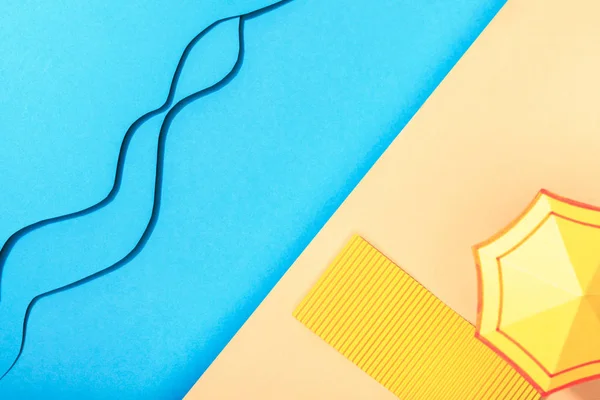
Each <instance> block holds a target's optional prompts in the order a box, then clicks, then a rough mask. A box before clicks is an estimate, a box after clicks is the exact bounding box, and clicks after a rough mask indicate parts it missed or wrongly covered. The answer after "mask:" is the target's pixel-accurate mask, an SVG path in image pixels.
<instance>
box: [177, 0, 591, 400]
mask: <svg viewBox="0 0 600 400" xmlns="http://www.w3.org/2000/svg"><path fill="white" fill-rule="evenodd" d="M599 13H600V5H599V4H598V3H597V2H595V1H593V0H579V1H575V2H569V3H567V2H561V1H543V0H510V1H509V2H508V3H507V4H506V5H505V6H504V7H503V9H502V10H501V11H500V12H499V13H498V15H497V16H496V17H495V19H494V20H493V21H492V22H491V23H490V25H489V26H488V27H487V28H486V29H485V31H484V32H483V33H482V35H481V36H480V37H479V38H478V39H477V41H476V42H475V44H474V45H473V46H472V47H471V48H470V49H469V50H468V51H467V53H466V54H465V55H464V56H463V58H462V59H461V60H460V61H459V62H458V63H457V65H456V66H455V68H454V69H453V70H452V71H451V72H450V74H449V75H448V76H447V78H446V79H445V80H444V81H443V82H442V83H441V84H440V86H439V87H438V88H437V89H436V91H435V92H434V93H433V95H432V96H431V97H430V98H429V99H428V100H427V101H426V103H425V104H424V105H423V107H422V108H421V109H420V110H419V111H418V113H417V114H416V115H415V117H414V118H413V119H412V120H411V121H410V122H409V124H408V125H407V127H406V128H405V129H404V130H403V131H402V133H401V134H400V135H399V137H398V138H397V139H396V140H395V141H394V142H393V144H392V145H391V146H390V147H389V148H388V150H387V151H386V152H385V153H384V155H383V156H382V157H381V158H380V160H379V161H378V162H377V163H376V164H375V166H374V167H373V168H372V169H371V170H370V171H369V173H368V174H367V176H366V177H365V178H364V179H363V180H362V181H361V182H360V184H359V185H358V187H357V188H356V189H355V190H354V191H353V192H352V194H351V195H350V196H349V197H348V198H347V199H346V201H345V202H344V203H343V204H342V206H341V207H340V208H339V209H338V211H337V212H336V213H335V214H334V215H333V217H332V218H331V219H330V220H329V221H328V223H327V224H326V225H325V227H324V228H323V229H322V230H321V231H320V232H319V234H318V235H317V236H316V237H315V239H314V240H313V241H312V242H311V243H310V245H309V246H308V247H307V248H306V250H305V251H304V252H303V253H302V255H301V256H300V257H299V258H298V259H297V260H296V262H295V263H294V264H293V266H292V267H291V269H290V270H289V271H288V272H287V273H286V275H285V276H284V277H283V278H282V279H281V280H280V282H279V283H278V284H277V286H276V287H275V288H274V289H273V290H272V291H271V293H270V294H269V296H268V297H267V298H266V299H265V300H264V301H263V303H262V304H261V305H260V307H259V308H258V309H257V310H256V311H255V313H254V314H253V315H252V316H251V318H250V319H249V320H248V321H247V322H246V324H245V325H244V326H243V327H242V329H241V330H240V331H239V332H238V334H237V335H236V336H235V337H234V339H233V340H232V341H231V342H230V343H229V345H228V346H227V347H226V348H225V350H224V351H223V352H222V353H221V354H220V355H219V357H218V358H217V359H216V360H215V362H214V363H213V364H212V365H211V367H210V368H209V369H208V370H207V372H206V373H205V374H204V375H203V376H202V378H201V379H200V380H199V381H198V382H197V383H196V385H195V387H194V388H193V389H192V390H191V391H190V393H189V394H188V396H187V399H189V400H192V399H203V398H218V399H238V398H242V397H243V398H261V399H280V398H286V399H305V398H315V399H363V398H369V399H390V400H391V399H393V398H394V396H393V395H392V394H391V393H390V392H387V391H386V390H385V389H384V388H383V387H381V386H380V385H379V384H377V383H376V382H375V381H374V380H372V379H371V378H369V377H368V376H367V375H366V374H364V373H362V372H361V371H360V370H359V369H358V368H357V367H356V366H354V365H353V364H352V363H351V362H349V361H348V360H346V359H344V357H343V356H342V355H340V354H338V353H337V352H336V351H335V350H334V349H332V348H331V347H329V346H328V345H327V344H325V343H324V342H323V341H322V340H320V339H319V338H318V337H316V336H315V335H314V334H312V333H311V332H310V331H309V330H308V329H306V328H305V327H304V326H302V325H301V324H300V323H299V322H298V321H296V320H295V319H294V318H293V317H292V311H293V310H294V308H295V307H296V306H297V305H298V303H299V302H300V301H301V299H302V298H303V297H304V296H305V295H306V293H307V292H308V290H309V289H310V287H311V286H312V285H313V284H314V283H315V282H316V281H317V279H318V278H319V276H320V274H321V273H322V271H323V270H324V269H325V268H326V267H327V265H328V264H329V263H330V262H331V260H332V259H333V258H334V257H335V255H336V254H337V253H338V252H339V251H340V249H342V247H343V245H344V244H345V243H346V241H347V240H348V239H349V238H350V237H351V236H352V235H353V234H355V233H356V234H360V235H361V236H363V237H364V238H365V239H366V240H368V241H369V242H370V243H372V244H373V245H374V246H375V247H376V248H377V249H379V250H380V251H381V252H383V253H384V254H386V255H387V256H388V257H390V258H391V259H392V260H393V261H394V262H395V263H397V264H398V265H400V266H401V267H402V268H403V269H405V270H406V271H407V272H409V273H410V274H411V275H412V276H413V277H415V278H416V279H417V280H418V281H419V282H421V283H422V284H423V285H424V286H425V287H427V288H428V289H430V290H431V291H432V292H433V293H434V294H435V295H436V296H438V297H440V298H441V299H442V300H443V301H444V302H445V303H446V304H448V305H449V306H451V307H452V308H453V309H454V310H455V311H457V312H458V313H460V314H461V315H462V316H463V317H465V318H466V319H468V320H469V321H471V322H475V313H476V275H475V265H474V261H473V257H472V253H471V246H472V245H473V244H475V243H478V242H480V241H481V240H483V239H486V238H488V237H490V236H491V235H492V234H494V233H495V232H497V231H498V230H499V229H501V228H503V227H504V226H505V225H506V224H507V223H508V222H510V221H511V220H512V219H513V218H514V217H515V216H517V215H518V214H519V213H520V212H521V211H522V210H523V209H524V208H525V207H526V206H527V205H528V204H529V203H530V202H531V200H532V199H533V197H534V196H535V194H536V193H537V192H538V190H539V189H540V188H547V189H549V190H551V191H553V192H556V193H559V194H561V195H563V196H566V197H570V198H573V199H577V200H579V201H582V202H586V203H590V204H595V205H600V186H599V185H598V184H597V182H598V181H599V180H600V159H599V158H598V154H600V135H599V134H598V129H599V127H600V114H599V113H598V106H597V105H598V103H599V102H600V74H598V71H599V70H600V51H598V50H599V49H600V25H599V24H598V23H597V15H599ZM599 395H600V382H598V381H594V382H590V383H587V384H584V385H581V386H578V387H574V388H572V389H569V390H566V391H564V392H560V393H556V394H553V395H551V396H550V397H549V398H551V399H552V400H567V399H568V400H594V399H597V398H598V396H599Z"/></svg>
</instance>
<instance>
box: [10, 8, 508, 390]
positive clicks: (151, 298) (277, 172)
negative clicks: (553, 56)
mask: <svg viewBox="0 0 600 400" xmlns="http://www.w3.org/2000/svg"><path fill="white" fill-rule="evenodd" d="M503 3H504V1H500V0H494V1H484V0H477V1H473V0H423V1H412V0H402V1H399V0H382V1H377V2H373V1H366V0H355V1H352V2H345V1H341V0H339V1H338V0H331V1H318V0H294V1H293V2H291V3H289V4H286V5H284V6H282V7H280V8H278V9H276V10H274V11H272V12H270V13H268V14H265V15H262V16H260V17H257V18H255V19H252V20H250V21H248V22H247V23H246V26H245V35H244V37H245V43H246V54H245V58H244V63H243V65H242V68H241V70H240V72H239V74H238V75H237V76H236V77H235V79H234V80H233V81H232V82H231V83H230V84H229V85H227V86H226V87H225V88H223V89H222V90H221V91H219V92H217V93H215V94H213V95H211V96H209V97H206V98H203V99H200V100H198V101H197V102H194V103H192V104H190V105H189V106H188V107H187V108H186V109H184V110H183V111H182V112H181V113H180V114H179V115H178V116H177V118H176V119H175V121H174V122H173V125H172V127H171V130H170V132H169V138H168V140H167V146H166V157H165V176H164V196H163V204H162V209H161V214H160V218H159V221H158V224H157V226H156V230H155V232H154V234H153V236H152V238H151V239H150V241H149V242H148V244H147V246H146V247H145V249H144V250H143V251H142V252H141V253H140V254H139V255H138V257H137V258H136V259H134V260H133V261H132V262H131V263H129V264H127V265H126V266H125V267H123V268H122V269H120V270H118V271H116V272H114V273H112V274H109V275H107V276H104V277H102V278H100V279H98V280H95V281H93V282H91V283H88V284H86V285H83V286H81V287H78V288H75V289H73V290H69V291H67V292H64V293H60V294H57V295H53V296H50V297H48V298H45V299H42V300H41V301H40V302H39V303H38V304H37V305H36V306H35V307H34V309H33V312H32V314H31V318H30V321H29V325H28V332H27V342H26V345H25V350H24V353H23V356H22V357H21V359H20V361H19V363H18V364H17V365H16V367H15V368H14V369H13V370H12V371H11V372H10V374H9V375H7V376H6V378H5V379H4V380H2V381H0V398H2V399H5V398H6V399H29V398H32V399H33V398H46V399H54V398H57V399H58V398H60V399H80V398H86V399H106V398H119V399H171V398H172V399H177V398H181V397H182V396H183V395H184V394H185V392H186V391H187V390H188V389H189V388H190V387H191V385H192V384H193V383H194V382H195V380H196V379H197V378H198V377H199V376H200V375H201V373H202V372H203V371H204V370H205V369H206V368H207V367H208V366H209V364H210V362H211V361H212V360H213V359H214V358H215V357H216V356H217V354H218V353H219V352H220V351H221V349H222V348H223V347H224V346H225V345H226V343H227V342H228V341H229V340H230V338H231V337H232V336H233V335H234V334H235V332H236V331H237V330H238V329H239V327H240V326H241V325H242V324H243V322H244V321H245V320H246V319H247V318H248V316H249V315H250V314H251V313H252V311H253V310H254V309H255V308H256V306H257V305H258V304H259V303H260V301H261V300H262V299H263V298H264V296H266V295H267V293H268V291H269V290H270V289H271V288H272V287H273V285H274V284H275V283H276V282H277V280H278V279H279V278H280V277H281V276H282V275H283V274H284V273H285V271H286V269H287V268H288V267H289V266H290V265H291V263H292V262H293V261H294V259H295V258H296V257H297V256H298V255H299V254H300V252H301V251H302V250H303V249H304V247H305V246H306V245H307V244H308V242H309V241H310V239H311V238H312V237H313V236H314V235H315V234H316V233H317V231H318V229H319V228H320V227H321V226H323V224H324V223H325V222H326V221H327V219H328V218H329V217H330V216H331V214H332V213H333V212H334V211H335V209H336V208H337V207H338V206H339V204H340V203H341V202H342V201H343V199H344V198H345V197H346V196H347V195H348V194H349V193H350V191H351V190H352V188H353V187H354V186H355V185H356V184H357V183H358V181H359V180H360V178H361V177H362V176H364V174H365V173H366V171H367V170H368V168H369V167H370V166H371V165H372V164H373V163H374V162H375V161H376V159H377V158H378V157H379V155H381V153H382V152H383V151H384V150H385V148H386V147H387V146H388V145H389V143H390V142H391V141H392V140H393V138H394V137H395V136H396V135H397V134H398V132H399V131H400V130H401V128H402V127H403V126H404V125H405V124H406V123H407V122H408V120H409V118H410V117H411V116H412V115H413V114H414V112H415V111H416V110H417V109H418V107H419V106H420V105H421V104H422V102H423V101H424V100H425V99H426V98H427V96H428V95H429V94H430V93H431V91H432V90H433V89H434V88H435V86H436V85H437V84H438V83H439V82H440V81H441V79H442V78H443V77H444V75H445V74H446V73H447V72H448V71H449V70H450V68H451V67H452V66H453V65H454V63H455V62H456V61H457V60H458V59H459V58H460V56H461V55H462V54H463V53H464V51H465V50H466V49H467V47H468V46H469V45H470V44H471V43H472V41H473V40H474V39H475V38H476V36H477V35H478V34H479V33H480V31H481V30H482V29H483V28H484V27H485V25H486V24H487V23H488V22H489V21H490V20H491V18H492V17H493V16H494V14H495V13H496V12H497V10H498V9H499V8H500V7H501V5H502V4H503ZM265 4H268V1H265V0H262V1H227V2H218V1H216V0H212V1H209V0H196V1H189V0H188V1H181V2H171V1H166V0H162V1H152V2H142V1H138V0H135V1H133V0H132V1H128V2H121V1H96V0H94V1H88V2H79V1H75V0H60V1H58V0H52V1H50V0H46V1H33V0H20V1H16V0H4V1H3V4H2V13H1V14H0V54H1V55H2V57H1V61H0V83H1V88H2V90H1V91H0V188H2V189H1V190H0V240H1V241H4V240H6V239H7V238H8V236H9V235H10V234H11V233H12V232H14V231H15V230H17V229H19V228H21V227H22V226H24V225H26V224H29V223H32V222H35V221H37V220H39V219H42V218H47V217H52V216H56V215H60V214H64V213H68V212H72V211H76V210H79V209H81V208H85V207H87V206H89V205H91V204H94V203H96V202H98V201H99V200H101V199H102V198H103V197H104V196H105V195H106V193H107V192H108V191H109V190H110V187H111V186H112V181H113V178H114V169H115V166H116V157H117V153H118V148H119V145H120V141H121V139H122V136H123V134H124V133H125V130H126V129H127V127H128V126H129V124H130V123H131V122H133V120H135V119H136V118H137V117H139V116H140V115H141V114H143V113H145V112H147V111H149V110H151V109H154V108H156V107H158V106H159V105H160V104H162V102H163V101H164V98H165V97H166V94H167V91H168V87H169V84H170V80H171V77H172V74H173V71H174V69H175V66H176V64H177V61H178V59H179V56H180V54H181V52H182V50H183V48H184V47H185V45H186V44H187V43H188V42H189V40H191V39H192V38H193V37H194V36H195V35H196V34H197V33H199V32H200V31H201V30H202V29H203V28H204V27H206V26H207V25H209V24H210V23H211V22H213V21H215V20H217V19H219V18H222V17H224V16H228V15H232V14H236V13H240V12H245V11H250V10H252V9H255V8H258V7H260V6H263V5H265ZM229 32H231V30H229V31H228V30H226V29H225V30H222V31H219V32H215V34H214V35H212V36H211V37H210V38H207V41H206V43H200V44H199V45H198V52H197V54H196V53H195V56H196V57H198V58H197V59H196V60H195V61H194V62H193V63H191V64H190V65H189V67H190V68H186V69H185V70H184V73H183V76H185V77H186V79H187V80H186V81H184V83H183V84H184V85H188V86H190V87H192V86H193V87H194V88H195V87H196V86H198V85H202V84H203V83H205V84H206V83H209V82H213V81H214V80H216V79H219V78H220V77H222V76H223V74H224V73H225V72H226V71H227V70H228V68H229V67H230V65H231V64H232V60H233V59H234V58H235V51H236V50H235V47H234V46H233V44H232V37H231V34H230V33H229ZM234 39H235V38H234ZM198 89H199V88H198ZM196 90H197V89H196ZM157 132H158V124H157V123H154V122H151V123H148V124H146V125H145V126H144V127H143V128H142V129H140V131H139V132H138V133H137V134H136V139H134V142H135V143H133V144H132V151H131V157H128V160H127V162H126V165H125V169H126V171H127V172H126V173H128V174H130V175H128V176H129V177H130V180H129V181H128V182H132V184H131V185H128V186H126V185H125V184H124V186H123V192H124V193H125V192H126V191H129V192H128V193H129V195H128V196H123V197H121V198H118V199H117V200H116V201H115V202H114V204H111V206H110V210H109V209H108V208H109V207H107V209H106V210H103V211H102V213H103V214H102V215H101V218H100V214H98V216H96V217H95V218H97V219H98V221H97V223H95V224H94V225H89V224H88V223H85V224H84V223H82V222H81V221H77V220H76V221H72V222H70V223H67V224H60V225H56V227H54V228H53V229H51V230H47V231H44V232H42V231H40V232H39V233H36V234H32V235H30V236H28V237H26V238H25V239H24V240H23V241H22V242H23V243H22V244H19V248H18V249H15V252H14V254H13V255H11V257H10V259H9V262H8V263H7V266H6V271H5V275H7V274H8V272H7V271H9V268H10V273H11V274H12V275H11V276H12V277H13V278H11V279H12V280H13V282H16V283H15V284H11V285H9V284H8V283H7V282H3V286H2V296H3V298H4V296H5V295H6V296H9V295H8V294H7V293H18V292H19V291H23V290H25V291H26V289H27V287H29V286H32V287H33V286H35V284H36V282H40V281H44V279H48V278H47V277H48V276H52V274H55V273H60V270H61V268H63V267H61V266H62V265H69V263H73V262H98V263H99V265H100V268H101V267H104V266H107V265H104V260H105V259H106V260H107V259H109V258H110V257H112V256H111V254H121V253H122V252H123V251H127V250H128V249H129V248H130V247H131V246H132V244H133V243H135V241H136V240H137V238H138V235H139V233H140V232H141V229H143V225H144V224H145V221H146V218H147V216H148V214H149V209H150V204H149V203H148V193H150V192H151V191H152V187H151V182H152V180H153V168H154V164H153V163H154V162H155V160H154V157H155V155H154V151H155V146H156V144H155V140H154V139H153V138H155V137H156V134H157ZM90 226H92V227H93V229H97V231H93V232H91V231H90ZM90 234H94V235H97V240H96V241H95V242H94V243H93V246H90V245H87V244H82V242H81V241H80V240H78V238H82V237H88V236H89V235H90ZM56 237H63V238H68V237H72V238H73V240H70V241H64V240H63V241H60V246H58V245H55V244H54V242H53V240H55V238H56ZM86 243H87V242H86ZM31 265H35V266H36V268H35V269H32V268H31V267H29V266H31ZM24 266H27V267H24ZM19 271H21V272H22V274H21V275H19ZM32 271H34V273H32ZM57 271H59V272H57ZM45 277H46V278H45ZM5 283H6V284H5ZM17 283H18V284H17ZM28 285H29V286H28ZM1 351H2V348H0V352H1Z"/></svg>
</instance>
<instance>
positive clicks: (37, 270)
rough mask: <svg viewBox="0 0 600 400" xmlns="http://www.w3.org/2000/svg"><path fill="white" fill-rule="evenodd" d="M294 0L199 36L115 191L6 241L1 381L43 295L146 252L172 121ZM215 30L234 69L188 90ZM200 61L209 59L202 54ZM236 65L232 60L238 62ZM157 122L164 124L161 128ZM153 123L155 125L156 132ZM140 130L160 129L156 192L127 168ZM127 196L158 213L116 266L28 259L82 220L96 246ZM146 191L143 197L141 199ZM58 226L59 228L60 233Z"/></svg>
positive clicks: (148, 118) (139, 126)
mask: <svg viewBox="0 0 600 400" xmlns="http://www.w3.org/2000/svg"><path fill="white" fill-rule="evenodd" d="M290 1H291V0H283V1H282V0H280V1H276V2H275V3H274V4H270V5H267V6H263V7H262V8H259V9H257V10H254V11H250V12H247V13H245V14H238V15H235V16H229V17H226V18H223V19H220V20H218V21H216V22H214V23H213V24H211V25H210V26H208V27H207V28H206V29H204V30H203V31H202V32H201V33H199V34H198V35H197V36H196V37H195V38H194V39H192V41H191V42H190V43H189V44H188V45H187V46H186V48H185V50H184V51H183V53H182V55H181V58H180V60H179V63H178V65H177V68H176V70H175V73H174V75H173V78H172V81H171V86H170V89H169V93H168V96H167V99H166V100H165V102H164V104H163V105H161V106H160V107H159V108H157V109H155V110H152V111H150V112H148V113H146V114H144V115H142V116H141V117H139V118H138V119H137V120H136V121H135V122H133V124H131V126H130V127H129V129H128V130H127V132H126V133H125V136H124V138H123V142H122V144H121V148H120V150H119V156H118V162H117V169H116V173H115V179H114V184H113V187H112V189H111V190H110V192H109V193H108V195H107V196H106V197H105V198H104V199H103V200H101V201H100V202H98V203H97V204H94V205H93V206H90V207H88V208H86V209H84V210H80V211H77V212H74V213H71V214H67V215H62V216H59V217H55V218H49V219H46V220H42V221H39V222H36V223H34V224H32V225H29V226H27V227H25V228H22V229H20V230H19V231H17V232H15V233H14V234H13V235H11V236H10V238H9V239H8V240H7V241H6V243H5V244H4V246H3V247H2V248H1V249H0V294H1V297H0V349H1V351H0V379H2V378H4V376H6V374H7V373H8V372H9V371H10V370H11V369H12V368H13V366H14V365H15V364H16V362H17V361H18V359H19V357H20V355H21V353H22V351H23V347H24V344H25V338H26V331H27V330H26V328H27V321H28V318H29V315H30V313H31V310H32V307H33V306H34V305H35V303H36V302H37V301H38V300H40V299H41V298H43V297H46V296H49V295H51V294H55V293H58V292H61V291H64V290H68V289H71V288H74V287H77V286H79V285H82V284H84V283H87V282H90V281H92V280H93V279H96V278H98V277H101V276H103V275H105V274H108V273H110V272H113V271H115V270H116V269H118V268H120V267H122V266H123V265H125V264H126V263H128V262H129V261H130V260H132V259H133V258H134V257H135V256H136V255H137V254H138V253H139V252H140V251H141V250H142V248H143V247H144V246H145V244H146V243H147V241H148V239H149V237H150V235H151V234H152V232H153V230H154V227H155V225H156V222H157V220H158V216H159V212H160V205H161V195H162V179H163V162H164V152H165V142H166V138H167V133H168V131H169V128H170V126H171V123H172V121H173V119H174V118H175V117H176V116H177V114H178V113H179V112H180V111H181V110H182V109H183V108H184V107H185V106H187V105H188V104H190V103H191V102H193V101H196V100H198V99H200V98H202V97H204V96H207V95H209V94H211V93H214V92H216V91H218V90H220V89H221V88H222V87H224V86H225V85H227V84H228V83H229V82H230V81H231V80H232V79H233V78H234V77H235V76H236V74H237V73H238V71H239V70H240V68H241V65H242V61H243V57H244V40H243V29H244V22H245V21H246V20H248V19H251V18H254V17H256V16H259V15H262V14H264V13H266V12H269V11H271V10H273V9H275V8H277V7H280V6H282V5H283V4H285V3H288V2H290ZM270 2H272V0H271V1H270ZM216 34H218V35H225V36H226V37H227V38H228V40H229V41H230V42H229V44H228V46H225V47H226V48H229V47H231V49H235V51H233V52H232V56H234V57H232V59H230V61H229V62H228V65H227V68H228V69H227V70H226V71H225V72H224V73H223V74H222V75H221V77H220V78H219V79H218V80H217V81H216V82H214V83H212V84H209V85H206V84H205V82H203V84H204V85H203V86H202V88H201V89H199V88H197V87H195V88H194V89H193V91H191V93H190V90H189V89H188V90H187V92H186V88H182V87H181V86H182V85H181V80H182V72H183V70H184V67H185V66H186V62H187V63H189V62H192V63H193V62H196V61H198V60H197V58H195V57H190V55H193V52H194V49H196V48H197V47H196V44H197V43H198V42H200V41H201V40H202V39H204V38H207V40H208V38H210V36H211V35H216ZM199 60H201V61H203V60H202V58H201V57H200V58H199ZM232 63H233V65H231V64H232ZM188 70H189V68H188ZM188 83H189V82H188ZM196 83H197V82H196ZM192 86H193V85H192ZM153 125H155V126H153ZM158 126H159V127H160V128H159V129H158V132H156V130H157V129H156V128H157V127H158ZM150 128H154V130H152V129H150ZM141 131H144V134H146V132H145V131H148V132H152V133H150V134H154V136H152V137H151V139H152V140H153V146H154V147H153V148H154V149H155V150H156V158H155V159H154V160H155V164H153V165H151V166H150V168H154V171H153V175H154V182H153V190H151V191H148V189H147V188H145V190H144V188H140V187H139V186H140V183H137V182H136V179H135V174H133V176H131V174H127V173H126V172H125V167H124V166H125V159H126V158H127V157H131V156H132V155H131V153H132V151H133V148H132V147H131V144H132V143H133V138H134V135H135V134H136V132H141ZM136 184H137V186H136ZM146 186H147V185H146ZM144 195H145V196H144ZM122 196H137V197H135V199H136V201H135V202H134V203H135V204H136V205H137V204H139V206H140V207H143V205H144V204H146V205H147V206H148V209H150V210H151V211H150V216H149V219H148V220H147V222H145V223H144V225H145V226H144V228H143V232H142V233H141V235H140V236H139V239H137V241H133V243H134V245H133V247H130V248H129V250H128V251H127V252H126V254H125V255H122V254H121V255H120V256H119V258H118V259H117V260H115V261H113V262H112V263H110V262H109V263H106V264H102V263H101V262H100V263H99V262H97V261H96V260H86V262H73V261H72V260H70V261H71V262H69V263H68V265H65V263H64V262H56V261H55V259H54V258H52V256H51V255H48V256H47V257H44V258H43V259H44V262H43V263H41V264H40V263H39V262H37V263H36V262H33V261H32V262H28V258H29V257H27V254H26V252H25V251H21V252H20V253H19V247H20V246H19V243H20V242H21V239H23V238H25V237H26V236H27V237H33V236H35V235H36V234H38V233H42V232H44V233H45V234H44V235H41V237H43V238H44V239H46V241H45V242H44V241H42V243H39V241H36V242H35V243H36V248H39V249H40V253H41V254H42V255H44V254H45V253H44V252H46V253H51V252H52V251H55V252H56V251H59V250H56V248H57V243H60V240H64V241H69V240H71V239H72V238H71V237H70V236H69V233H70V231H69V229H66V230H65V229H63V230H62V231H60V230H56V229H55V228H56V227H57V226H62V225H64V224H68V223H77V224H79V225H82V224H83V226H84V227H83V229H82V228H79V230H78V232H85V233H84V234H83V235H79V236H78V237H77V240H78V242H81V243H83V244H82V247H83V248H85V247H86V246H91V245H92V244H93V243H94V242H95V241H98V240H101V239H104V238H103V237H98V233H97V232H96V231H94V229H93V228H94V224H97V223H99V222H103V223H106V219H109V221H108V223H110V224H113V225H111V226H114V225H119V224H128V223H132V221H128V215H119V216H118V218H114V217H113V218H107V217H106V215H103V213H104V212H108V211H107V210H108V209H110V208H111V207H108V206H109V205H111V203H113V202H116V201H117V200H118V199H119V198H120V197H122ZM139 196H142V197H144V198H139ZM52 229H55V231H56V233H55V231H52ZM48 238H50V239H48ZM116 240H121V241H122V238H119V237H117V238H116ZM55 254H56V253H55ZM9 257H10V258H11V262H13V261H14V260H17V262H18V269H19V270H18V271H15V270H14V268H13V269H10V270H9V269H6V268H4V267H5V265H6V264H7V260H8V259H9ZM37 257H38V258H37V259H39V258H40V254H37ZM12 258H14V260H12ZM53 261H54V262H53ZM42 277H43V278H42Z"/></svg>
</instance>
